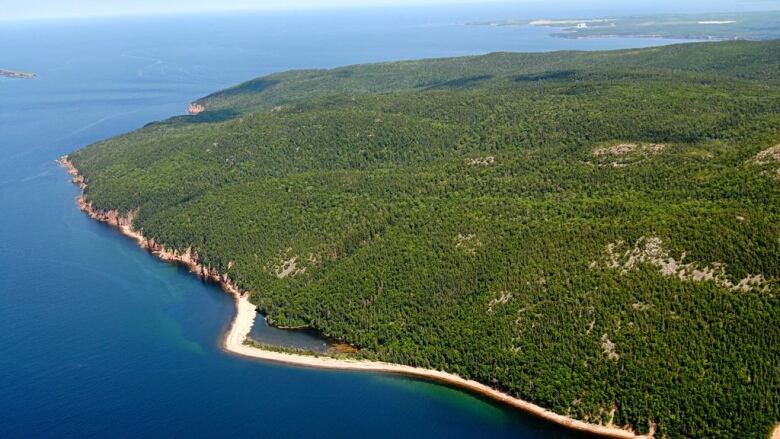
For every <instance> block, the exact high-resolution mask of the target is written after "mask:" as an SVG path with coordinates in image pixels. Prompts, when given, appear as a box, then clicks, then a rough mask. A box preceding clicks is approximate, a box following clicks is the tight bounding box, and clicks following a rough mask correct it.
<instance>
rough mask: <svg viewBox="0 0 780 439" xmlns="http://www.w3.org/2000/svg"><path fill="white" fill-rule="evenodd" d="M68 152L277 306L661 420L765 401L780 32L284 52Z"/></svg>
mask: <svg viewBox="0 0 780 439" xmlns="http://www.w3.org/2000/svg"><path fill="white" fill-rule="evenodd" d="M199 103H201V104H203V105H204V106H205V107H206V111H205V112H204V113H202V114H200V115H198V116H185V117H176V118H173V119H170V120H167V121H163V122H159V123H154V124H150V125H148V126H146V127H144V128H143V129H140V130H137V131H135V132H132V133H129V134H127V135H124V136H120V137H117V138H113V139H110V140H106V141H103V142H99V143H96V144H94V145H91V146H89V147H87V148H85V149H83V150H80V151H78V152H75V153H73V154H72V155H71V160H72V161H73V163H74V164H75V165H76V166H77V167H78V168H79V169H80V170H81V171H82V173H83V174H84V175H85V177H86V179H87V182H88V187H87V189H86V196H87V198H88V199H89V200H90V201H91V202H93V204H94V206H95V207H97V208H100V209H118V210H120V211H122V212H125V213H126V212H129V211H132V210H136V209H137V212H138V213H137V215H136V217H135V222H134V225H135V227H136V228H138V229H142V230H143V231H144V233H145V234H146V235H147V236H150V237H154V238H155V239H156V240H157V241H160V242H163V243H165V244H166V245H167V246H168V247H172V248H177V249H179V250H184V249H186V248H188V247H192V248H194V249H197V251H198V254H199V255H200V257H201V258H202V260H203V261H204V262H205V263H206V264H208V265H210V266H212V267H217V268H219V269H220V270H222V271H224V272H227V273H229V275H230V277H231V278H232V279H234V280H235V281H237V282H238V283H239V285H240V286H241V287H242V288H244V289H248V290H251V291H252V292H253V301H254V302H255V303H257V304H258V306H259V308H260V310H261V311H262V312H264V313H266V314H267V315H268V317H269V320H270V321H272V322H273V323H276V324H279V325H283V326H284V325H307V326H310V327H312V328H316V329H318V330H321V331H322V332H323V333H325V334H327V335H329V336H332V337H335V338H337V339H339V340H342V341H345V342H348V343H351V344H353V345H355V346H357V347H359V348H360V353H359V355H361V356H363V357H365V358H370V359H379V360H384V361H391V362H396V363H403V364H409V365H419V366H423V367H429V368H435V369H441V370H445V371H450V372H454V373H457V374H460V375H462V376H464V377H468V378H472V379H475V380H479V381H481V382H484V383H487V384H490V385H492V386H495V387H496V388H498V389H502V390H504V391H507V392H509V393H511V394H513V395H516V396H518V397H520V398H523V399H526V400H529V401H533V402H535V403H537V404H540V405H542V406H544V407H547V408H550V409H552V410H554V411H556V412H558V413H562V414H568V415H570V416H573V417H576V418H579V419H584V420H588V421H591V422H607V421H608V420H609V418H610V412H611V411H613V410H614V422H615V424H617V425H626V424H629V425H631V426H633V427H634V428H635V429H636V430H638V431H647V430H648V426H649V425H650V423H654V424H656V425H657V428H658V431H657V436H658V437H670V438H681V437H707V438H716V437H723V438H748V437H750V438H762V439H763V438H764V437H766V435H767V434H768V432H769V431H770V429H771V428H772V426H773V424H774V423H775V422H776V421H778V420H780V362H778V358H780V303H779V302H778V293H780V285H779V283H778V279H780V146H775V145H780V42H762V43H748V42H728V43H708V44H687V45H676V46H669V47H663V48H650V49H641V50H623V51H615V52H589V53H588V52H558V53H547V54H511V53H496V54H490V55H485V56H479V57H468V58H454V59H440V60H423V61H411V62H399V63H385V64H373V65H361V66H352V67H345V68H340V69H335V70H310V71H294V72H287V73H280V74H274V75H270V76H268V77H264V78H259V79H256V80H253V81H249V82H247V83H244V84H241V85H239V86H237V87H235V88H232V89H228V90H225V91H222V92H219V93H216V94H214V95H211V96H208V97H206V98H203V99H201V100H200V101H199Z"/></svg>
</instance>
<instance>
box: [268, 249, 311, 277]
mask: <svg viewBox="0 0 780 439" xmlns="http://www.w3.org/2000/svg"><path fill="white" fill-rule="evenodd" d="M290 250H291V249H288V250H287V251H288V252H289V251H290ZM285 257H286V256H285ZM285 257H282V259H281V260H280V261H279V262H277V263H276V264H275V265H273V266H272V267H270V269H269V270H268V271H270V272H272V273H273V274H274V275H276V277H277V278H278V279H284V278H287V277H290V276H297V275H299V274H303V273H304V272H306V267H302V266H300V265H299V264H298V262H299V260H298V256H292V257H289V258H287V259H285Z"/></svg>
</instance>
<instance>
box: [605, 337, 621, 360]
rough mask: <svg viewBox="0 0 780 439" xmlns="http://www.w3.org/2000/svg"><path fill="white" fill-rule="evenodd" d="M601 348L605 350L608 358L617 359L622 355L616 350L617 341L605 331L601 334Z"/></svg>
mask: <svg viewBox="0 0 780 439" xmlns="http://www.w3.org/2000/svg"><path fill="white" fill-rule="evenodd" d="M601 348H602V349H603V350H604V355H606V356H607V359H609V360H617V359H619V358H620V355H618V353H617V352H615V343H613V342H612V340H610V339H609V335H607V333H604V335H602V336H601Z"/></svg>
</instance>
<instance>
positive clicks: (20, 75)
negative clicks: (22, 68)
mask: <svg viewBox="0 0 780 439" xmlns="http://www.w3.org/2000/svg"><path fill="white" fill-rule="evenodd" d="M0 76H2V77H4V78H14V79H35V78H36V75H35V73H26V72H17V71H14V70H5V69H0Z"/></svg>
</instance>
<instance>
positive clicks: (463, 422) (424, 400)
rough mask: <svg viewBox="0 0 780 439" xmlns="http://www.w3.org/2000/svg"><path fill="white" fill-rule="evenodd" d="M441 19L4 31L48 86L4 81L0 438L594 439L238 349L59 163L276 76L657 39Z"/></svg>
mask: <svg viewBox="0 0 780 439" xmlns="http://www.w3.org/2000/svg"><path fill="white" fill-rule="evenodd" d="M556 15H566V14H565V11H556ZM433 16H434V15H433V14H432V13H431V12H430V11H424V10H415V11H413V12H408V11H407V12H401V11H394V12H391V13H380V12H365V11H364V12H361V13H348V12H344V11H340V12H332V13H328V14H308V15H304V14H296V15H291V14H288V15H284V14H279V13H276V14H271V15H262V14H254V15H252V14H241V15H215V16H212V17H210V18H209V17H202V16H188V17H163V18H143V19H141V18H135V19H103V20H84V21H77V20H73V21H65V22H54V21H51V22H27V23H16V24H14V23H2V24H0V64H1V65H0V67H3V68H12V69H18V70H29V71H34V72H36V73H38V74H39V78H38V79H36V80H33V81H22V80H0V152H1V153H2V154H0V234H1V235H0V437H2V438H12V437H108V436H117V437H132V438H142V437H215V436H220V437H222V436H228V435H237V436H238V435H240V436H241V437H298V436H302V435H304V434H305V435H312V436H313V435H317V436H321V437H345V436H361V437H377V438H381V437H404V438H413V437H426V438H427V437H447V438H456V437H513V438H553V437H555V438H558V437H578V436H576V435H573V434H569V433H565V432H563V431H562V430H560V429H558V428H556V427H552V426H550V425H547V424H546V423H543V422H540V421H537V420H535V419H532V418H529V417H527V416H524V415H521V414H518V413H515V412H512V411H508V410H505V409H503V408H501V407H498V406H495V405H493V404H490V403H487V402H484V401H482V400H480V399H478V398H475V397H472V396H470V395H467V394H465V393H463V392H460V391H457V390H452V389H449V388H446V387H442V386H440V385H436V384H430V383H425V382H420V381H416V380H411V379H407V378H401V377H393V376H386V375H381V374H370V373H347V372H332V371H321V370H309V369H302V368H295V367H286V366H280V365H273V364H263V363H259V362H253V361H247V360H243V359H239V358H235V357H233V356H231V355H229V354H226V353H224V352H222V351H221V350H220V349H219V348H218V340H219V338H220V337H221V335H222V333H223V331H224V330H225V328H226V326H227V325H228V323H229V321H230V319H231V317H232V313H233V306H232V303H231V300H230V299H229V298H228V297H227V295H225V294H224V293H222V292H221V291H220V290H219V289H218V288H216V287H214V286H212V285H206V284H203V283H201V282H200V281H198V280H197V279H195V278H194V277H192V276H189V275H187V274H186V273H185V272H184V271H183V270H182V269H180V268H177V267H175V266H171V265H166V264H164V263H161V262H158V261H157V260H156V259H154V258H152V257H151V256H149V255H148V254H147V253H146V252H144V251H142V250H140V249H139V248H137V247H136V246H135V244H134V243H133V242H131V241H130V240H128V239H125V238H123V237H121V236H119V235H118V234H117V233H116V232H115V231H113V230H112V229H110V228H108V227H106V226H104V225H101V224H98V223H96V222H94V221H91V220H89V219H88V218H87V217H86V216H85V215H84V214H82V213H81V212H79V211H78V209H77V208H76V205H75V203H74V198H75V197H76V195H77V192H78V191H77V189H76V188H75V187H74V186H73V185H71V184H70V183H69V181H68V177H67V176H66V174H65V173H64V172H63V171H62V170H61V169H59V168H58V167H57V166H56V165H55V163H54V160H55V159H56V158H57V157H58V156H60V155H62V154H64V153H66V152H69V151H72V150H75V149H78V148H80V147H82V146H85V145H87V144H89V143H91V142H94V141H97V140H100V139H103V138H106V137H110V136H114V135H117V134H120V133H123V132H127V131H129V130H132V129H135V128H138V127H140V126H142V125H143V124H145V123H147V122H150V121H153V120H157V119H160V118H165V117H169V116H172V115H176V114H181V113H183V112H184V110H185V108H186V106H187V104H188V102H190V101H191V100H193V99H195V98H197V97H200V96H203V95H205V94H208V93H210V92H212V91H215V90H217V89H220V88H222V87H225V86H227V85H230V84H233V83H236V82H239V81H242V80H246V79H249V78H252V77H255V76H258V75H262V74H267V73H270V72H274V71H280V70H286V69H290V68H300V67H330V66H336V65H343V64H351V63H356V62H369V61H379V60H392V59H403V58H420V57H434V56H450V55H462V54H475V53H484V52H489V51H496V50H514V51H529V50H533V51H541V50H554V49H563V48H566V49H572V48H573V49H600V48H617V47H636V46H645V45H651V44H658V43H660V41H655V40H651V41H648V40H621V39H609V40H588V41H572V40H562V39H552V38H548V37H547V36H546V35H547V32H548V30H545V29H522V28H490V27H467V26H459V25H457V24H456V23H458V22H463V21H468V20H470V19H492V18H496V17H497V16H498V14H496V13H491V12H490V11H484V10H481V9H479V10H476V9H472V10H466V9H457V8H456V9H451V8H450V9H447V10H446V13H444V14H438V15H436V18H435V19H434V18H431V17H433ZM514 16H515V17H516V16H517V15H516V14H515V15H514ZM499 18H501V17H500V16H499Z"/></svg>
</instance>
